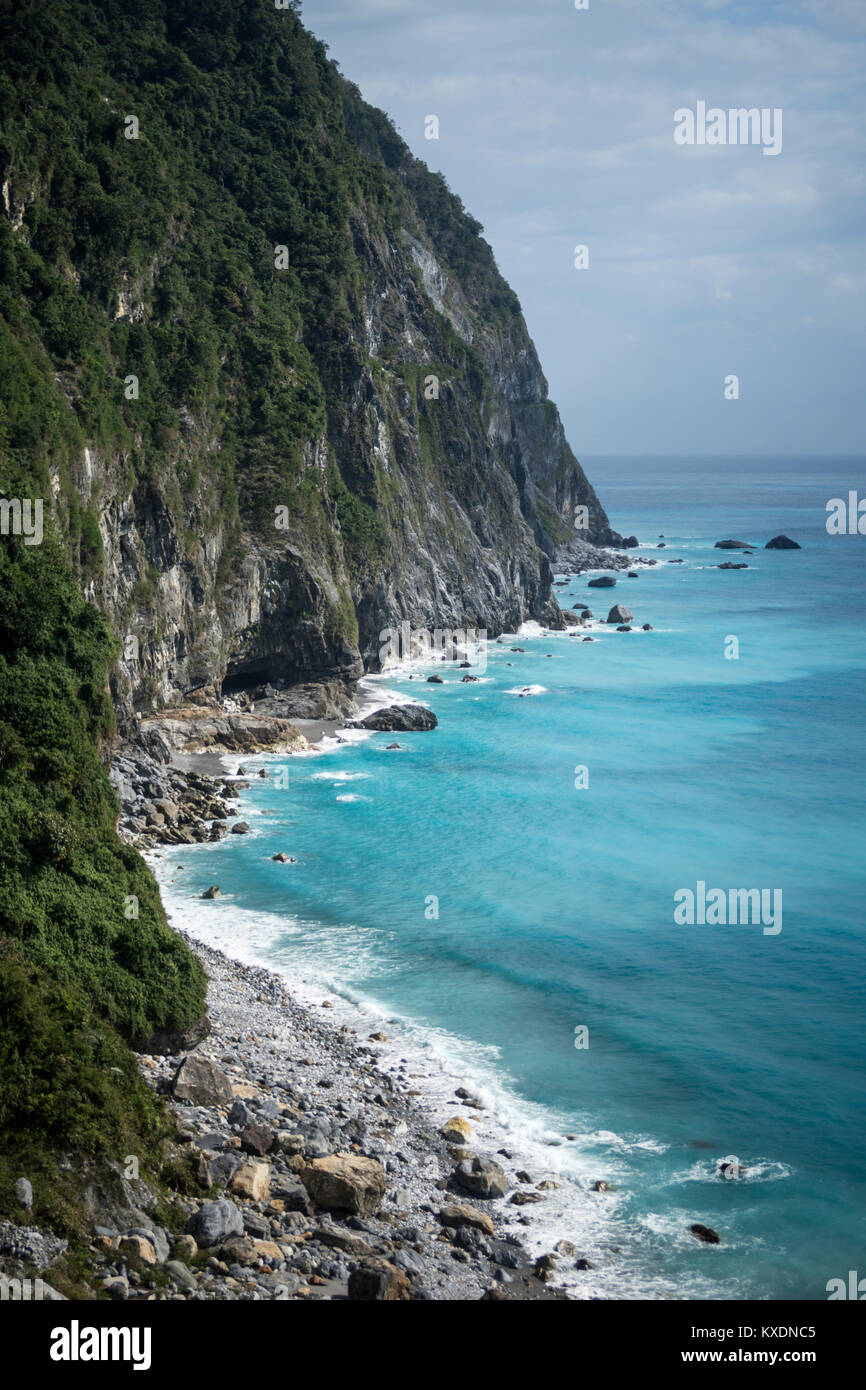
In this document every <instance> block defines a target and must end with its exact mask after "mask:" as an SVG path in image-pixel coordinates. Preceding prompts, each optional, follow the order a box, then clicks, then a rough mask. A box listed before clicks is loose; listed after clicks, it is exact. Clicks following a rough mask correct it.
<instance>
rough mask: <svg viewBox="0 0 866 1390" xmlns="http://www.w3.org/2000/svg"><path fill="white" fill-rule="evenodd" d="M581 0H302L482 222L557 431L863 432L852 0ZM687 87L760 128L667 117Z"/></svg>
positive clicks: (692, 448) (341, 56)
mask: <svg viewBox="0 0 866 1390" xmlns="http://www.w3.org/2000/svg"><path fill="white" fill-rule="evenodd" d="M580 2H581V3H588V8H583V9H577V8H575V0H304V5H303V17H304V21H305V23H306V25H307V27H308V28H310V29H311V30H312V31H313V33H315V34H316V35H317V36H318V37H319V38H321V39H323V40H324V41H325V42H326V43H327V44H328V45H329V49H330V56H331V57H332V58H335V59H336V60H337V62H338V63H339V65H340V68H341V70H342V72H343V73H344V74H345V75H346V77H348V78H349V79H350V80H351V81H353V82H355V83H357V85H358V86H359V88H360V89H361V92H362V93H363V95H364V97H365V98H366V99H367V100H368V101H369V102H370V103H371V104H372V105H374V106H378V107H380V108H381V109H382V110H384V111H386V112H387V113H388V115H389V116H390V117H391V119H392V120H393V121H394V124H395V125H396V126H397V128H398V130H399V131H400V134H401V135H402V136H403V138H404V140H405V141H406V143H407V144H408V145H409V146H410V148H411V149H412V151H413V152H414V153H415V154H416V155H417V156H418V157H419V158H421V159H423V160H424V161H425V162H426V163H427V164H428V165H429V166H430V167H431V168H433V169H438V170H441V172H442V173H443V174H444V175H445V177H446V178H447V180H448V182H449V185H450V186H451V188H452V189H453V190H454V192H455V193H458V194H459V195H460V197H461V198H462V199H463V202H464V204H465V205H466V207H467V210H468V211H469V212H471V213H472V215H473V216H474V217H476V218H477V219H478V220H479V221H480V222H481V223H482V224H483V226H484V235H485V237H486V239H487V240H488V241H489V242H490V245H491V246H492V248H493V251H494V254H495V256H496V260H497V263H498V265H499V268H500V270H501V271H502V273H503V275H504V276H505V278H506V279H507V280H508V282H509V283H510V284H511V286H512V287H513V289H514V290H515V291H516V292H517V294H518V296H519V297H520V301H521V304H522V306H523V311H524V315H525V317H526V321H527V325H528V327H529V331H530V334H531V335H532V337H533V339H534V341H535V344H536V347H537V348H538V352H539V356H540V358H541V362H542V366H543V368H544V371H545V375H546V376H547V379H548V382H549V384H550V394H551V397H552V398H553V399H554V400H555V401H556V403H557V404H558V406H559V408H560V412H561V414H562V417H563V420H564V423H565V426H566V431H567V433H568V437H569V440H570V442H571V444H572V446H573V448H574V449H575V451H576V452H577V453H578V455H580V454H581V453H587V454H589V453H592V454H617V453H646V454H658V453H675V454H696V455H720V454H756V453H758V454H760V453H770V454H786V453H796V454H861V453H866V443H864V441H866V430H864V425H866V389H864V368H866V352H864V346H866V344H864V339H866V313H864V309H866V216H864V202H866V158H864V146H866V100H864V83H863V76H864V71H866V0H782V2H781V3H777V0H742V3H736V2H735V0H580ZM699 102H704V103H705V104H706V109H707V110H711V109H712V108H718V109H720V110H721V111H723V112H724V113H725V117H726V120H725V125H727V112H728V111H729V110H731V109H734V108H740V107H745V108H758V110H761V111H763V110H765V109H766V111H767V112H768V119H772V120H774V121H775V124H774V125H769V126H768V127H767V136H768V139H767V141H766V142H765V143H766V144H767V145H769V144H770V139H769V137H771V136H774V135H775V138H776V141H777V143H778V134H779V132H781V137H782V138H781V149H780V150H779V152H778V153H777V154H764V152H763V151H764V144H761V143H759V144H743V143H735V142H734V141H729V142H728V143H704V144H697V143H691V144H687V143H677V142H676V141H675V139H674V133H675V129H676V128H677V125H678V124H679V128H680V130H681V133H688V132H687V131H686V124H685V119H686V118H684V117H680V118H679V122H677V121H675V112H678V111H684V110H690V111H691V112H692V113H695V118H697V112H698V103H699ZM776 109H779V110H781V113H782V116H781V123H779V119H778V117H776V118H772V117H770V116H769V113H771V112H773V111H774V110H776ZM429 116H436V117H437V118H438V122H439V138H438V139H428V138H426V135H425V130H427V129H430V128H431V125H430V123H429V122H428V121H427V118H428V117H429ZM695 129H696V131H697V125H696V127H695ZM720 133H724V132H723V131H722V128H721V127H720V126H719V124H718V122H717V121H716V122H715V123H714V124H713V130H712V135H713V136H718V135H719V134H720ZM578 246H585V247H586V248H587V252H586V253H585V255H584V256H583V259H584V260H586V261H588V264H587V265H586V267H585V268H582V269H578V268H576V267H575V248H576V247H578ZM732 376H735V377H736V378H737V379H738V381H737V383H736V385H735V384H734V383H732V382H730V381H729V380H727V379H728V378H730V377H732ZM735 392H738V394H735Z"/></svg>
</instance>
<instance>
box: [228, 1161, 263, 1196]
mask: <svg viewBox="0 0 866 1390" xmlns="http://www.w3.org/2000/svg"><path fill="white" fill-rule="evenodd" d="M232 1192H235V1193H237V1195H238V1196H239V1197H249V1199H250V1201H252V1202H266V1201H267V1200H268V1197H269V1196H270V1195H271V1168H270V1164H268V1163H261V1162H259V1161H258V1160H256V1159H249V1160H248V1161H247V1162H246V1163H242V1164H241V1166H240V1168H239V1169H238V1171H237V1172H236V1173H235V1175H234V1177H233V1178H232Z"/></svg>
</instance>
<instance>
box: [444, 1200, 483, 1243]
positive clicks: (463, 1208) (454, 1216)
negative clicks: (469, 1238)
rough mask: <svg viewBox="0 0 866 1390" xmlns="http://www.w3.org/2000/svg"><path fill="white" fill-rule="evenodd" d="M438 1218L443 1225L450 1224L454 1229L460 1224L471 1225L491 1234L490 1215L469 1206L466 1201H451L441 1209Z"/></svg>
mask: <svg viewBox="0 0 866 1390" xmlns="http://www.w3.org/2000/svg"><path fill="white" fill-rule="evenodd" d="M439 1220H440V1222H441V1224H442V1225H443V1226H450V1227H452V1228H453V1229H455V1230H456V1229H457V1228H458V1227H460V1226H472V1227H474V1228H475V1230H478V1231H483V1232H484V1234H485V1235H487V1236H492V1235H493V1222H492V1221H491V1220H490V1217H489V1216H487V1215H486V1213H485V1212H483V1211H478V1210H477V1208H475V1207H470V1205H469V1203H468V1202H451V1203H450V1204H449V1205H448V1206H447V1207H443V1208H442V1209H441V1211H440V1212H439Z"/></svg>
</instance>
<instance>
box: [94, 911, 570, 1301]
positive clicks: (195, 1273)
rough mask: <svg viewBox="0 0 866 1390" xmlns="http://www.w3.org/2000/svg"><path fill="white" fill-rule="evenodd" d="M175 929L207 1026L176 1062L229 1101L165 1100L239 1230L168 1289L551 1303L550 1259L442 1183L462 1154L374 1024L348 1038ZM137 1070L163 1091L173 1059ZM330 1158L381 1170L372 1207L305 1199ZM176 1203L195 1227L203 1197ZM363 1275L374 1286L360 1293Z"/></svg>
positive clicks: (347, 1031)
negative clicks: (199, 979)
mask: <svg viewBox="0 0 866 1390" xmlns="http://www.w3.org/2000/svg"><path fill="white" fill-rule="evenodd" d="M175 929H176V930H177V928H175ZM179 934H180V935H181V936H182V937H183V938H184V940H185V941H186V942H187V944H188V945H189V946H190V948H191V949H192V950H193V951H195V952H196V954H197V955H198V956H199V957H200V959H201V960H202V962H203V964H204V966H205V968H206V970H207V973H208V976H209V985H208V1016H209V1019H210V1022H211V1031H210V1032H209V1033H208V1035H207V1037H206V1038H204V1039H203V1040H202V1041H201V1042H200V1043H198V1044H197V1045H196V1047H195V1048H194V1049H192V1050H191V1051H190V1052H188V1053H186V1054H185V1060H184V1062H183V1063H181V1069H180V1071H181V1075H183V1071H184V1067H185V1066H186V1065H187V1062H186V1059H191V1060H192V1062H193V1063H194V1064H195V1065H196V1066H198V1065H200V1064H202V1063H203V1064H204V1065H205V1068H206V1069H207V1072H208V1076H210V1073H211V1072H212V1071H216V1072H217V1073H218V1074H219V1075H220V1076H222V1077H225V1078H226V1079H227V1080H228V1081H229V1083H230V1085H231V1089H232V1093H233V1097H234V1099H233V1100H232V1102H231V1105H229V1104H228V1101H227V1099H226V1100H225V1101H224V1103H223V1104H194V1103H192V1104H191V1103H189V1101H188V1100H186V1101H185V1100H183V1099H178V1098H177V1097H176V1096H175V1097H173V1098H172V1099H171V1100H170V1104H171V1106H172V1109H173V1110H174V1112H175V1115H176V1118H177V1121H178V1125H179V1128H180V1131H181V1134H182V1136H183V1137H184V1138H185V1140H186V1142H187V1143H188V1144H190V1145H191V1146H193V1151H196V1150H197V1151H198V1153H199V1154H200V1155H201V1158H200V1160H199V1163H200V1165H201V1164H203V1165H204V1170H205V1171H207V1173H208V1175H209V1177H210V1179H211V1181H213V1182H214V1183H215V1184H220V1185H221V1186H223V1187H224V1188H225V1197H226V1198H228V1200H229V1201H230V1202H231V1203H232V1204H233V1206H234V1207H235V1209H236V1210H237V1211H238V1212H239V1214H240V1219H241V1221H242V1223H243V1234H242V1235H241V1234H236V1235H230V1236H228V1237H227V1239H226V1240H225V1241H224V1242H220V1245H217V1246H215V1254H214V1255H212V1256H211V1257H210V1258H209V1259H208V1261H207V1264H206V1265H205V1266H204V1267H203V1269H201V1271H199V1270H198V1269H196V1268H195V1267H192V1268H190V1266H189V1265H186V1266H185V1269H186V1270H187V1272H188V1273H189V1275H190V1278H191V1279H192V1280H193V1281H194V1282H193V1283H191V1284H190V1283H187V1285H186V1287H184V1288H181V1289H179V1290H178V1292H177V1294H176V1296H177V1297H181V1298H182V1297H192V1298H196V1299H236V1298H250V1297H252V1298H276V1299H280V1300H293V1299H326V1300H332V1299H344V1298H376V1299H385V1300H397V1299H420V1300H425V1301H426V1300H476V1299H482V1298H486V1299H496V1300H502V1299H505V1300H510V1299H519V1300H521V1301H525V1300H536V1299H557V1298H562V1297H564V1296H565V1295H563V1294H562V1293H560V1292H558V1291H556V1290H554V1289H552V1288H550V1287H548V1284H547V1280H548V1278H549V1271H550V1269H551V1268H552V1267H553V1264H554V1260H552V1259H551V1260H548V1261H542V1262H541V1263H540V1264H538V1263H537V1262H536V1263H533V1262H532V1261H531V1260H530V1258H529V1256H528V1254H527V1252H526V1251H525V1250H524V1248H523V1247H522V1246H521V1244H520V1243H519V1242H518V1240H517V1238H516V1237H515V1236H514V1235H513V1233H511V1232H509V1231H507V1230H506V1229H504V1223H503V1221H502V1218H501V1213H500V1212H499V1211H498V1210H497V1208H499V1205H500V1204H499V1203H498V1202H490V1201H486V1200H484V1199H483V1198H481V1197H479V1196H478V1195H474V1196H473V1195H472V1194H470V1193H469V1192H467V1191H466V1190H465V1189H461V1188H460V1187H459V1186H458V1185H456V1184H455V1183H454V1182H453V1180H451V1179H450V1177H449V1175H450V1174H451V1173H452V1171H453V1169H454V1167H455V1164H456V1163H457V1162H458V1161H459V1159H458V1152H459V1153H460V1154H463V1155H465V1154H466V1153H467V1152H470V1150H467V1149H465V1148H464V1147H463V1146H462V1145H455V1144H454V1143H453V1142H451V1143H449V1141H448V1140H447V1139H446V1138H445V1137H443V1136H442V1135H441V1134H440V1133H439V1132H438V1130H437V1127H436V1126H435V1124H434V1123H433V1122H432V1121H431V1119H430V1116H429V1115H428V1114H427V1113H426V1112H425V1109H424V1108H423V1106H422V1105H420V1104H419V1103H418V1101H417V1100H416V1097H417V1095H418V1092H417V1090H416V1089H415V1088H414V1087H413V1086H412V1084H411V1081H412V1077H411V1075H407V1074H406V1069H405V1066H396V1067H395V1066H394V1065H393V1064H391V1065H388V1062H389V1061H390V1058H389V1055H388V1054H387V1053H385V1052H383V1050H382V1047H381V1046H380V1043H381V1041H382V1039H383V1035H382V1034H381V1032H380V1031H377V1032H375V1033H374V1034H372V1035H370V1034H367V1035H362V1034H361V1032H360V1030H359V1029H356V1028H352V1027H350V1026H349V1025H348V1024H346V1023H342V1024H339V1023H338V1022H337V1021H336V1019H335V1020H334V1022H331V1021H330V1019H329V1020H328V1021H325V1019H324V1018H320V1017H316V1015H315V1013H314V1012H313V1010H312V1008H311V1007H310V1006H308V1005H305V1004H304V1003H301V1002H299V1000H298V999H297V998H296V997H295V994H294V992H293V991H292V990H291V989H290V988H289V986H288V985H287V983H286V982H285V981H284V980H283V978H282V977H281V976H280V975H278V974H276V973H274V972H273V971H270V970H266V969H264V968H262V967H258V966H254V965H250V964H245V963H243V962H241V961H238V960H236V959H232V958H230V957H229V956H227V955H226V954H224V953H223V952H221V951H218V950H215V949H214V948H213V947H211V946H208V945H205V944H204V943H203V942H201V941H200V940H199V939H197V938H195V937H192V936H190V935H188V934H187V933H186V932H184V931H180V932H179ZM329 1002H330V1001H329ZM139 1063H140V1066H141V1070H142V1073H143V1075H144V1077H145V1079H146V1080H147V1081H148V1082H149V1084H151V1085H153V1086H154V1087H155V1088H156V1089H158V1090H161V1091H164V1092H166V1093H168V1094H169V1095H170V1096H171V1095H172V1091H173V1089H174V1088H176V1085H177V1083H176V1082H173V1079H172V1078H173V1077H174V1076H175V1075H176V1074H177V1070H178V1058H177V1057H176V1056H160V1055H155V1054H141V1055H140V1056H139ZM395 1072H396V1075H395V1074H394V1073H395ZM207 1098H208V1097H207V1096H206V1095H205V1094H204V1093H202V1094H201V1095H196V1097H195V1098H194V1099H198V1100H206V1099H207ZM239 1102H240V1104H239ZM452 1110H453V1114H454V1115H455V1116H466V1117H468V1118H469V1120H470V1121H471V1120H472V1119H474V1117H475V1114H476V1111H475V1109H474V1107H473V1106H472V1105H471V1104H469V1103H467V1102H466V1101H465V1100H464V1101H463V1102H462V1104H461V1099H460V1098H458V1097H455V1098H454V1103H453V1107H452ZM335 1154H338V1155H341V1156H342V1157H343V1158H349V1159H351V1158H352V1157H353V1156H359V1155H360V1156H361V1157H362V1158H363V1159H364V1160H365V1161H369V1162H372V1164H373V1165H375V1167H376V1168H377V1169H378V1170H379V1171H380V1172H381V1175H382V1186H383V1188H384V1192H383V1196H382V1199H381V1203H380V1204H379V1205H377V1206H376V1207H375V1209H374V1210H371V1211H366V1210H364V1211H363V1212H354V1213H351V1212H349V1211H347V1210H345V1209H337V1208H332V1207H331V1204H330V1200H329V1199H328V1198H327V1197H325V1199H324V1201H320V1200H319V1199H314V1200H310V1196H309V1193H308V1192H307V1190H306V1188H305V1187H304V1182H305V1181H306V1180H307V1179H306V1178H305V1177H304V1174H305V1173H308V1172H309V1168H310V1166H311V1165H312V1164H313V1163H314V1162H315V1160H317V1159H322V1158H326V1157H327V1156H332V1155H335ZM250 1155H252V1157H250ZM299 1175H301V1177H300V1178H299ZM179 1201H180V1203H181V1205H182V1207H183V1210H184V1212H185V1214H187V1215H188V1217H189V1224H190V1227H191V1228H192V1230H198V1229H199V1227H200V1220H201V1218H200V1217H197V1212H198V1211H199V1210H200V1207H201V1204H199V1203H196V1202H194V1201H190V1200H189V1199H182V1198H181V1199H179ZM181 1239H183V1238H181ZM176 1244H177V1242H176ZM217 1256H218V1258H217ZM383 1261H384V1262H385V1264H386V1266H387V1268H382V1267H381V1263H382V1262H383ZM377 1262H378V1264H377ZM170 1272H172V1271H170ZM374 1275H375V1276H376V1277H375V1278H374V1277H373V1276H374ZM353 1276H354V1277H353ZM114 1277H121V1276H120V1275H119V1273H118V1274H117V1275H115V1274H114V1272H113V1271H112V1270H111V1269H109V1272H108V1275H107V1278H108V1279H109V1280H111V1279H112V1278H114ZM371 1282H372V1283H373V1284H375V1286H376V1292H374V1293H371V1292H369V1291H367V1292H361V1291H359V1285H360V1287H361V1288H362V1289H363V1288H367V1286H368V1285H370V1284H371Z"/></svg>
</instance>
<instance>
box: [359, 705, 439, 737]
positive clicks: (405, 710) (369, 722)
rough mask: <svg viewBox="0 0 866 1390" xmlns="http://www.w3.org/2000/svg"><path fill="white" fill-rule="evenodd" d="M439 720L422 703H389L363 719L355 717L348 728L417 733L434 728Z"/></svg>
mask: <svg viewBox="0 0 866 1390" xmlns="http://www.w3.org/2000/svg"><path fill="white" fill-rule="evenodd" d="M438 723H439V720H438V719H437V718H436V715H435V714H434V713H433V711H432V710H431V709H426V708H425V706H424V705H389V706H388V707H387V708H386V709H377V710H374V711H373V713H372V714H368V715H366V716H365V718H363V719H357V720H355V721H354V722H353V723H351V724H350V725H349V726H348V727H349V728H350V729H378V730H380V731H381V732H383V733H389V734H391V733H418V732H423V731H425V730H427V729H435V728H436V725H437V724H438Z"/></svg>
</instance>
